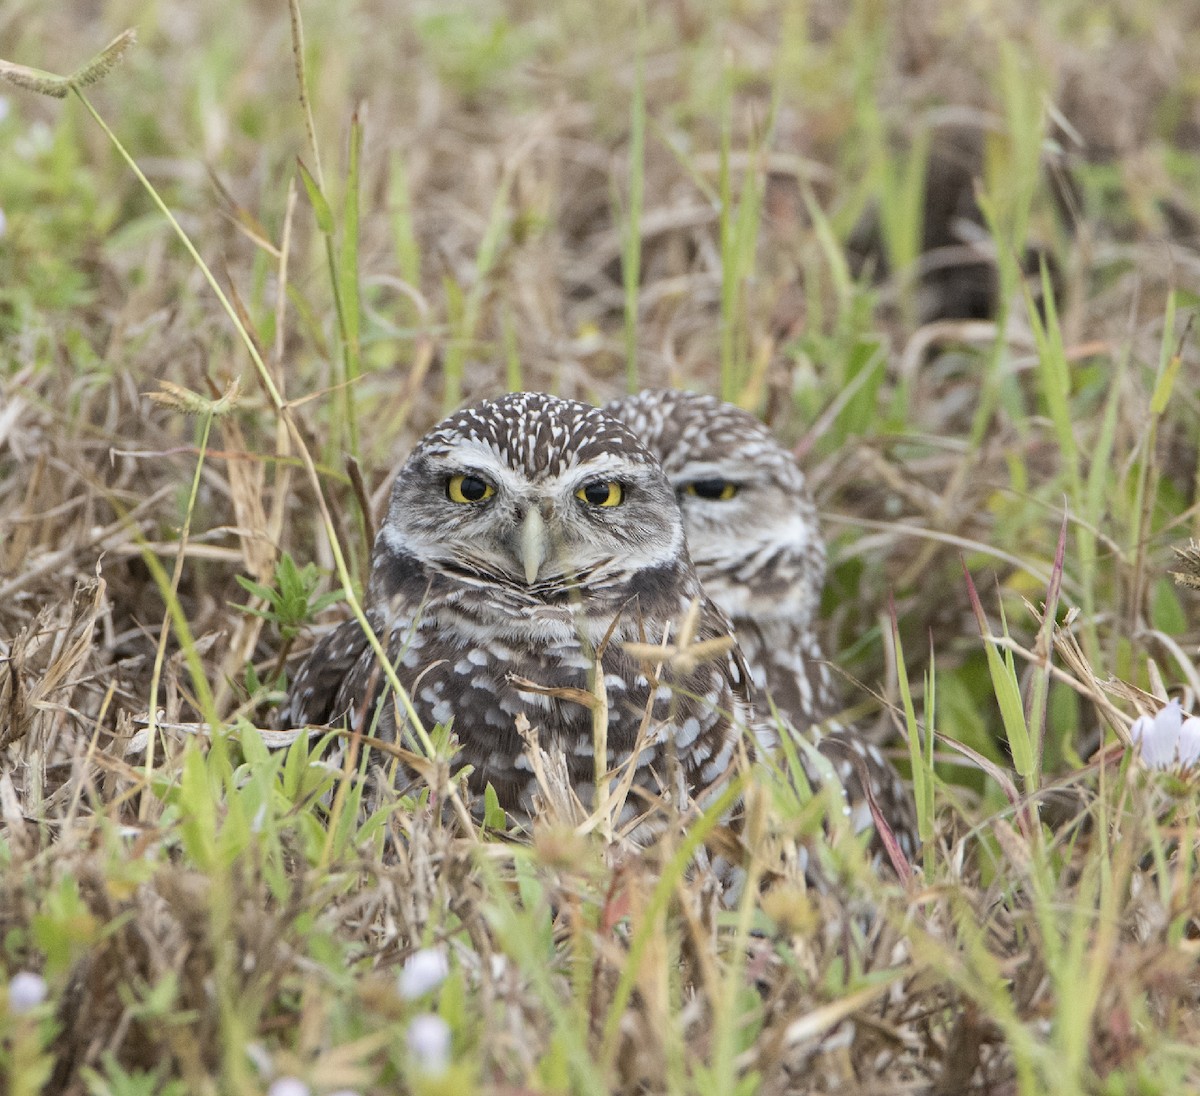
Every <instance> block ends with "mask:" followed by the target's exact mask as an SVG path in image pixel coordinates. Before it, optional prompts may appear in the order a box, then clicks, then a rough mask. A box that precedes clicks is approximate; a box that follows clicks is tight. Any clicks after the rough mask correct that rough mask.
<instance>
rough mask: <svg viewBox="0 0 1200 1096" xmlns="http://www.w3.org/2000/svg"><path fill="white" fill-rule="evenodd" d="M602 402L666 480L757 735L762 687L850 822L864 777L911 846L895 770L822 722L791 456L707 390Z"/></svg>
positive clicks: (808, 509) (828, 682) (821, 688)
mask: <svg viewBox="0 0 1200 1096" xmlns="http://www.w3.org/2000/svg"><path fill="white" fill-rule="evenodd" d="M605 410H606V411H608V412H609V413H610V414H612V415H613V416H615V417H616V418H619V419H620V420H621V421H622V422H624V423H625V424H626V425H627V426H628V427H629V428H630V430H631V431H632V432H633V433H634V434H636V435H637V436H638V438H639V439H641V441H642V442H643V444H645V446H646V447H647V448H648V449H649V450H650V451H651V452H652V453H654V454H655V456H657V457H658V458H659V460H660V461H661V462H662V465H663V468H664V470H665V471H666V473H667V477H668V479H669V480H670V481H671V485H672V487H673V488H674V489H675V494H676V497H677V498H678V500H679V506H680V510H681V512H682V514H683V524H684V529H685V532H686V534H687V540H688V546H689V548H690V551H691V556H692V560H693V562H694V563H695V566H696V573H697V574H698V575H699V577H700V583H701V585H702V586H703V587H704V592H705V593H706V594H707V595H708V596H709V597H711V598H712V599H713V601H714V602H716V604H717V605H718V606H719V607H720V608H721V609H723V610H724V611H725V612H726V613H727V614H728V616H729V618H730V619H731V620H732V622H733V628H734V634H735V635H736V637H737V640H738V644H739V646H740V648H741V650H742V653H743V655H744V656H745V659H746V663H747V665H748V666H749V668H750V676H751V679H752V681H753V683H754V685H755V706H756V709H757V710H758V715H759V720H758V723H757V731H758V737H759V739H760V741H762V740H763V739H764V737H766V736H769V734H770V720H769V719H768V718H767V717H768V716H769V713H770V705H769V704H768V703H767V698H769V699H770V701H771V702H772V703H773V704H774V706H775V708H776V709H777V710H778V712H779V715H780V716H782V717H783V719H784V720H786V721H787V722H788V723H790V724H791V726H792V727H793V728H794V729H795V730H796V731H798V732H800V733H802V734H808V735H810V737H813V738H814V739H818V738H819V742H820V749H821V752H822V753H823V754H824V755H825V756H826V757H827V758H829V759H830V760H831V761H833V762H834V763H835V764H836V767H837V770H838V775H839V778H840V779H841V780H842V783H843V785H844V787H845V790H846V793H847V796H848V799H849V804H850V807H851V809H852V810H853V811H854V813H855V815H856V822H857V823H858V825H859V828H865V827H866V826H867V825H869V824H870V822H871V813H870V808H869V804H868V803H867V801H866V797H865V795H864V793H863V786H864V782H865V784H866V786H867V787H869V788H870V790H871V792H872V794H873V796H874V797H875V800H876V802H877V804H878V806H879V808H880V809H881V811H882V813H883V815H884V817H885V818H886V819H887V821H888V824H889V826H890V827H891V828H892V830H893V831H894V832H895V833H896V835H897V836H898V837H900V838H901V841H902V844H904V845H906V846H907V848H908V850H909V851H911V850H912V849H914V848H915V847H916V844H917V839H916V836H915V825H914V822H913V817H912V805H911V800H910V797H909V795H908V793H907V790H906V789H905V788H904V785H903V783H902V782H901V781H900V779H899V777H898V775H897V774H896V771H895V769H893V768H892V766H891V765H890V764H889V763H888V762H887V759H886V758H884V757H883V756H882V754H880V752H879V751H878V750H877V749H876V748H875V746H873V745H871V744H870V743H869V742H868V741H867V740H866V739H865V738H864V737H863V736H862V735H861V734H860V733H858V732H856V731H855V730H854V728H853V727H847V726H843V725H839V724H837V723H835V722H829V723H826V721H827V720H829V717H830V716H833V715H835V714H836V713H837V712H838V711H839V710H840V708H841V704H840V702H839V699H838V695H837V690H836V689H835V687H834V683H833V679H832V675H831V672H830V669H829V664H828V663H827V662H826V660H825V657H824V654H823V653H822V650H821V643H820V639H819V637H818V634H817V629H816V614H817V610H818V608H819V606H820V600H821V588H822V586H823V585H824V581H825V545H824V542H823V540H822V538H821V533H820V529H819V527H818V523H817V512H816V508H815V506H814V505H813V502H812V498H811V497H810V495H809V493H808V488H807V486H806V484H805V480H804V474H803V472H801V470H800V467H799V465H798V464H797V463H796V460H795V458H794V457H793V456H792V454H791V453H789V452H788V451H787V450H786V449H784V448H783V447H782V446H781V445H780V444H779V443H778V442H777V441H776V440H775V438H774V437H773V436H772V434H771V432H770V431H769V430H768V429H767V428H766V427H765V426H764V425H763V424H762V423H761V422H759V421H758V420H757V419H756V418H754V417H753V416H752V415H750V414H749V413H747V412H746V411H743V410H741V409H740V408H738V407H734V406H733V405H732V404H728V403H723V402H721V401H720V400H718V399H716V398H714V397H712V396H707V395H700V394H698V393H693V392H681V391H676V390H673V389H650V390H647V391H643V392H639V393H638V394H637V395H635V396H628V397H625V398H623V399H618V400H614V401H612V402H611V403H609V404H608V405H607V406H606V407H605ZM764 724H765V726H764ZM819 724H825V725H824V726H823V727H821V728H818V726H817V725H819ZM764 744H769V743H764Z"/></svg>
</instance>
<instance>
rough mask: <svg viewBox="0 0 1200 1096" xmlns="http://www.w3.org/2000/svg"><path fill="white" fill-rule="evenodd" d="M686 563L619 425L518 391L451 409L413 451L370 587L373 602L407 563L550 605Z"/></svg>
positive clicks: (648, 462)
mask: <svg viewBox="0 0 1200 1096" xmlns="http://www.w3.org/2000/svg"><path fill="white" fill-rule="evenodd" d="M686 558H687V557H686V548H685V544H684V535H683V523H682V519H681V516H680V513H679V508H678V506H677V504H676V502H675V495H674V492H673V490H672V488H671V485H670V483H669V482H668V480H667V478H666V476H665V474H664V473H663V470H662V467H661V466H660V464H659V462H658V461H657V459H656V458H655V457H654V456H653V455H652V454H651V453H650V452H649V451H648V450H647V449H646V448H645V447H644V446H643V445H642V444H641V442H639V441H638V439H637V437H636V436H635V435H634V434H633V433H631V432H630V430H629V429H628V428H627V427H625V426H624V425H622V424H621V423H620V422H618V421H616V420H615V419H613V418H612V417H610V416H609V415H606V414H605V413H603V412H602V411H600V410H598V409H596V408H594V407H590V406H588V405H587V404H583V403H577V402H575V401H573V400H565V399H559V398H558V397H555V396H550V395H546V394H543V393H539V392H517V393H513V394H511V395H508V396H504V397H502V398H501V399H497V400H488V401H485V402H483V403H479V404H476V405H475V406H473V407H468V408H465V409H464V410H462V411H457V412H455V413H454V414H453V415H451V416H450V417H449V418H447V419H445V420H444V421H443V422H442V423H440V424H439V425H438V426H436V427H434V429H433V430H431V431H430V432H429V433H428V434H427V435H426V436H425V437H424V438H423V439H422V441H421V442H420V444H419V445H418V446H417V447H416V449H414V450H413V452H412V454H411V456H410V457H409V458H408V461H407V462H406V463H405V465H404V467H403V468H402V469H401V471H400V474H399V475H398V476H397V478H396V482H395V484H394V486H393V488H392V494H391V501H390V505H389V508H388V513H387V517H386V520H385V521H384V523H383V525H382V526H381V529H380V532H379V535H378V538H377V540H376V545H375V567H374V579H373V581H374V582H375V583H377V584H378V585H379V587H380V588H378V589H377V590H376V593H378V594H382V595H384V596H386V595H387V594H388V593H389V590H388V586H389V584H392V583H394V582H395V581H397V576H398V575H399V574H401V573H402V572H403V571H404V569H405V568H406V567H414V566H415V567H419V568H420V569H421V570H422V571H423V572H424V573H425V574H427V575H429V576H432V577H435V578H437V579H439V580H442V581H449V582H457V583H465V584H468V585H478V586H479V587H480V588H481V590H483V589H488V590H492V591H495V590H497V589H501V590H503V591H505V592H506V593H507V594H515V595H517V596H519V597H520V598H521V599H523V600H526V601H529V602H531V603H532V602H538V601H541V602H548V603H559V602H562V601H564V599H569V598H571V597H575V600H576V601H579V600H581V598H580V595H587V597H588V598H589V599H594V598H595V597H596V596H598V595H602V594H603V593H604V592H605V591H606V590H611V591H613V592H614V596H615V593H616V592H617V591H619V590H621V589H622V588H625V589H628V587H629V584H630V583H631V582H646V581H650V580H651V579H652V576H653V575H654V574H655V573H656V572H659V571H661V570H663V569H671V570H675V569H677V568H678V566H679V565H680V561H681V560H684V561H686ZM687 569H688V570H689V571H690V564H689V565H687ZM589 604H591V605H595V601H594V600H590V601H589Z"/></svg>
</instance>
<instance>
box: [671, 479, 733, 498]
mask: <svg viewBox="0 0 1200 1096" xmlns="http://www.w3.org/2000/svg"><path fill="white" fill-rule="evenodd" d="M684 491H686V492H687V493H688V494H689V495H695V496H696V497H697V498H702V499H711V500H714V501H718V502H724V501H725V500H726V499H731V498H733V496H734V495H736V494H737V493H738V485H737V484H736V483H730V481H729V480H727V479H716V478H714V479H702V480H695V481H693V482H692V483H689V484H688V485H687V486H686V487H684Z"/></svg>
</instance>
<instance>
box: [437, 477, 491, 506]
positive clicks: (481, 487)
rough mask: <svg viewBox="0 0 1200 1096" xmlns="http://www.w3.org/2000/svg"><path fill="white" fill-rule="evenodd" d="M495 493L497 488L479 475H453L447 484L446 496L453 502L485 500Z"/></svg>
mask: <svg viewBox="0 0 1200 1096" xmlns="http://www.w3.org/2000/svg"><path fill="white" fill-rule="evenodd" d="M495 493H496V488H494V487H493V486H492V485H491V484H490V483H488V481H487V480H485V479H481V478H480V477H479V476H472V475H458V476H451V477H450V480H449V482H448V483H447V484H446V498H448V499H449V500H450V501H451V502H483V500H484V499H486V498H491V496H492V495H494V494H495Z"/></svg>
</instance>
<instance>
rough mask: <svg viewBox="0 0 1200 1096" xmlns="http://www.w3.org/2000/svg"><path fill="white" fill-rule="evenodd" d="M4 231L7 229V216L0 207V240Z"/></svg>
mask: <svg viewBox="0 0 1200 1096" xmlns="http://www.w3.org/2000/svg"><path fill="white" fill-rule="evenodd" d="M6 231H8V218H7V217H5V216H4V210H3V209H0V240H2V239H4V233H5V232H6Z"/></svg>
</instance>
